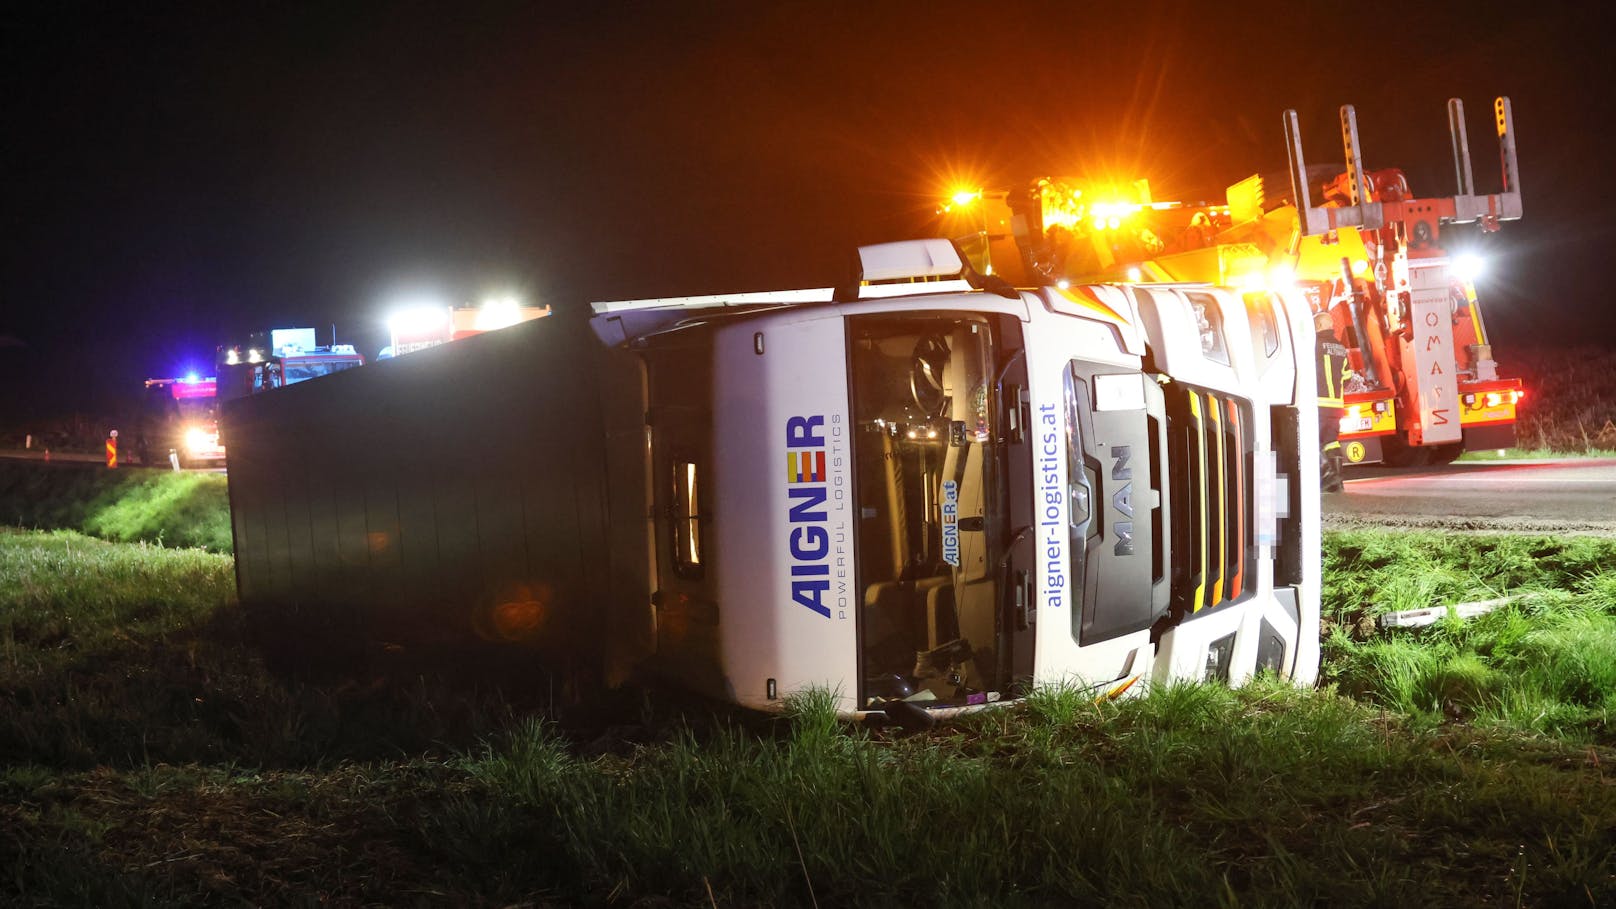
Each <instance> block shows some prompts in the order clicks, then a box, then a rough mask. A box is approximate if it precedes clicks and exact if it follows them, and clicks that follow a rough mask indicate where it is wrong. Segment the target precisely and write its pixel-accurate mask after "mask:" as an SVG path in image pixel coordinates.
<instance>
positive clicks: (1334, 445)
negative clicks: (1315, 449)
mask: <svg viewBox="0 0 1616 909" xmlns="http://www.w3.org/2000/svg"><path fill="white" fill-rule="evenodd" d="M1340 447H1341V443H1340V442H1326V443H1324V450H1325V451H1330V450H1332V449H1336V448H1340Z"/></svg>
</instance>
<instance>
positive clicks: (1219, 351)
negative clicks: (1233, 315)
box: [1188, 294, 1229, 366]
mask: <svg viewBox="0 0 1616 909" xmlns="http://www.w3.org/2000/svg"><path fill="white" fill-rule="evenodd" d="M1188 296H1189V298H1190V307H1191V308H1192V309H1193V310H1194V311H1195V325H1196V330H1197V331H1199V333H1200V335H1201V355H1202V356H1204V357H1206V358H1207V359H1208V360H1213V361H1216V362H1218V363H1222V364H1223V365H1224V366H1228V365H1229V350H1228V348H1226V347H1225V346H1224V344H1223V314H1222V313H1220V312H1219V311H1218V305H1217V301H1215V300H1213V299H1212V298H1211V297H1209V296H1207V295H1205V294H1189V295H1188Z"/></svg>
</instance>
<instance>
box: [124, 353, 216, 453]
mask: <svg viewBox="0 0 1616 909" xmlns="http://www.w3.org/2000/svg"><path fill="white" fill-rule="evenodd" d="M216 392H217V386H216V384H215V381H214V379H213V377H211V376H210V377H208V378H202V377H200V376H195V375H187V376H185V377H183V378H178V379H147V380H146V390H145V394H144V396H143V397H142V399H141V404H140V413H139V415H138V417H137V419H136V423H135V437H134V451H135V457H136V458H137V459H138V460H139V461H140V463H141V464H144V465H146V466H148V467H151V466H156V465H161V464H164V463H166V462H167V460H168V458H169V456H170V453H171V452H172V454H173V456H174V457H176V458H178V459H179V466H181V467H192V466H196V465H198V464H201V463H204V462H206V463H219V462H222V461H223V460H224V446H223V445H222V444H220V442H219V406H218V405H219V402H218V397H217V393H216Z"/></svg>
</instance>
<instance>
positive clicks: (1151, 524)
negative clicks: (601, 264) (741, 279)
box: [593, 240, 1319, 714]
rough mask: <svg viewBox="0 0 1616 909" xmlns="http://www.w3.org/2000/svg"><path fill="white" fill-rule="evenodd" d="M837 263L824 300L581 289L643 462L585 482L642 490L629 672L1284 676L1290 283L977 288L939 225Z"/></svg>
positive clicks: (1308, 407)
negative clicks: (845, 281)
mask: <svg viewBox="0 0 1616 909" xmlns="http://www.w3.org/2000/svg"><path fill="white" fill-rule="evenodd" d="M860 254H861V263H862V264H861V270H862V273H861V276H860V277H861V280H860V281H859V282H858V286H857V287H856V289H853V290H850V291H849V290H844V291H841V292H837V291H836V290H834V289H824V290H821V291H813V290H810V291H791V292H782V293H780V294H774V295H771V294H767V293H764V294H739V295H730V296H717V297H705V298H681V299H671V300H639V301H620V302H612V303H599V304H595V307H594V310H595V313H596V315H595V318H594V321H593V325H594V328H595V332H596V334H597V336H598V337H600V338H601V339H602V340H603V341H605V342H606V343H607V344H608V345H609V346H611V347H613V348H614V349H616V350H617V351H619V352H620V354H621V357H620V358H619V360H618V361H617V362H619V363H620V364H626V365H624V366H622V368H625V369H629V370H634V371H637V375H636V376H634V377H633V380H632V381H624V382H622V383H620V384H621V385H622V387H627V388H633V387H637V388H639V389H640V390H641V391H640V393H641V404H642V405H643V406H642V408H641V410H640V413H642V414H643V418H644V427H643V434H644V439H645V444H644V446H643V448H642V449H641V450H643V452H644V455H643V458H640V459H626V460H624V461H622V462H621V463H619V464H618V465H617V467H616V468H614V469H615V470H616V471H617V473H618V475H617V476H614V477H611V478H609V480H608V485H609V486H610V487H611V488H613V489H618V490H623V489H629V488H643V489H644V492H645V498H646V501H645V502H644V503H642V506H641V507H640V508H639V509H638V511H639V513H640V514H643V515H647V516H648V518H647V519H646V521H645V533H644V537H643V539H641V540H635V539H634V538H632V537H628V538H625V541H624V542H625V548H623V550H622V551H621V552H620V553H618V554H617V558H618V559H621V560H633V559H636V558H638V559H643V560H646V564H645V565H644V569H643V576H644V577H645V578H646V579H647V581H648V586H649V588H650V589H649V590H647V591H645V595H646V597H647V599H648V600H649V602H650V604H651V608H650V610H649V611H647V612H644V613H641V615H642V616H643V621H644V625H645V627H644V628H643V629H641V631H642V633H641V634H640V635H639V638H640V639H641V640H643V641H646V642H647V644H648V650H649V651H650V653H649V660H648V663H649V665H651V666H653V667H654V668H655V669H656V670H657V671H659V672H660V673H662V674H664V675H668V676H671V677H673V678H675V679H676V680H678V681H680V682H682V683H684V684H687V685H691V686H694V687H697V688H700V689H703V690H705V691H707V692H708V693H710V694H712V695H714V696H717V697H721V698H724V699H727V700H733V701H735V702H738V703H740V704H743V705H747V706H750V707H756V708H760V709H771V708H777V707H778V706H779V704H780V701H781V699H783V698H784V697H785V696H787V695H788V694H790V693H792V692H797V691H802V690H804V689H807V688H811V687H819V688H825V689H828V690H831V691H834V692H835V693H836V694H837V696H838V699H839V701H838V702H839V705H840V708H841V709H842V711H843V712H844V713H848V714H858V713H865V712H872V711H883V710H888V709H889V708H890V706H891V705H893V704H895V703H897V702H903V703H905V704H907V705H910V706H911V707H920V708H923V709H926V710H928V711H931V712H937V711H943V712H948V711H955V710H961V709H971V708H974V707H976V706H978V705H985V704H989V703H993V702H997V701H1003V700H1008V699H1012V698H1015V697H1018V696H1020V695H1022V694H1024V693H1026V692H1027V691H1028V690H1030V689H1031V688H1032V687H1033V686H1035V685H1070V686H1077V687H1080V688H1083V689H1087V690H1093V691H1095V692H1096V693H1098V694H1102V695H1103V694H1108V693H1120V692H1122V691H1125V690H1127V689H1128V688H1130V687H1131V686H1133V685H1134V684H1135V683H1137V682H1139V681H1141V680H1149V681H1157V682H1160V681H1167V680H1173V679H1201V678H1215V679H1220V680H1223V681H1226V682H1229V683H1232V684H1239V683H1241V682H1244V681H1245V680H1247V679H1249V678H1251V677H1252V676H1253V675H1255V674H1256V673H1258V672H1259V671H1264V670H1266V671H1271V672H1274V673H1276V674H1279V675H1281V676H1284V677H1287V678H1290V679H1292V680H1294V681H1296V682H1297V683H1299V684H1310V683H1312V681H1313V680H1314V678H1315V676H1316V673H1317V664H1318V641H1317V638H1318V599H1319V587H1318V574H1319V556H1318V547H1319V538H1318V534H1319V531H1318V497H1317V495H1316V494H1315V495H1305V494H1302V493H1303V491H1304V490H1310V489H1311V490H1315V491H1316V488H1317V483H1318V476H1317V471H1318V465H1317V461H1316V458H1312V457H1301V456H1299V453H1300V452H1301V451H1302V450H1303V449H1304V448H1306V447H1307V441H1306V440H1311V439H1313V438H1314V437H1315V436H1316V422H1315V421H1316V416H1315V410H1314V408H1313V399H1314V390H1313V387H1312V384H1313V376H1312V371H1311V367H1310V365H1309V359H1308V358H1309V357H1310V356H1311V344H1312V339H1311V331H1312V328H1311V322H1310V321H1309V319H1308V317H1307V309H1306V304H1305V302H1303V301H1301V300H1300V299H1299V298H1291V297H1287V296H1284V295H1282V294H1280V293H1274V292H1269V291H1261V292H1248V293H1242V292H1239V291H1235V290H1232V289H1228V288H1218V287H1211V286H1206V285H1190V284H1178V285H1145V284H1131V285H1128V284H1096V285H1079V286H1068V287H1060V286H1057V285H1049V286H1042V287H1036V288H1032V289H1022V290H1016V289H1012V288H1009V287H1008V286H1006V285H1002V283H1001V284H1000V285H999V286H998V287H996V288H992V289H983V288H984V287H985V286H986V285H987V284H990V283H991V282H983V281H982V280H981V279H980V278H977V277H975V276H974V275H972V273H971V272H970V270H969V269H968V268H967V266H966V265H965V263H964V262H963V260H962V259H961V257H960V256H959V254H958V252H957V251H956V249H955V248H954V247H953V246H952V245H951V244H949V243H948V242H947V241H937V240H931V241H912V242H908V243H897V244H884V245H882V246H877V247H865V248H864V249H862V250H860ZM1299 362H1300V363H1301V364H1302V366H1301V368H1298V363H1299ZM623 429H624V432H625V433H632V431H633V429H634V427H632V426H626V427H623ZM636 473H639V474H641V476H639V477H637V476H636ZM629 510H630V511H633V510H634V509H629Z"/></svg>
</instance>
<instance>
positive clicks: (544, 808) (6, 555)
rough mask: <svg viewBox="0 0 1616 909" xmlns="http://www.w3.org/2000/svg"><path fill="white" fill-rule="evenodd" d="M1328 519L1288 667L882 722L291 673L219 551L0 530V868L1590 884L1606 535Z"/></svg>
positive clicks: (620, 886)
mask: <svg viewBox="0 0 1616 909" xmlns="http://www.w3.org/2000/svg"><path fill="white" fill-rule="evenodd" d="M1326 543H1327V557H1328V565H1327V567H1328V575H1327V579H1328V583H1327V589H1326V592H1325V608H1326V615H1327V621H1328V630H1327V637H1326V642H1325V644H1326V668H1325V671H1326V675H1327V678H1328V679H1329V684H1327V685H1326V686H1325V687H1323V688H1322V689H1320V690H1317V691H1305V692H1303V691H1294V690H1291V689H1289V688H1287V687H1284V686H1281V685H1276V684H1272V683H1262V684H1257V685H1254V686H1251V687H1249V688H1247V689H1244V690H1241V691H1238V692H1230V691H1228V690H1225V689H1222V688H1219V687H1215V686H1178V687H1172V688H1165V689H1162V690H1157V691H1153V692H1151V693H1149V695H1148V696H1146V697H1143V698H1137V699H1129V700H1125V701H1122V702H1112V703H1101V704H1095V703H1093V702H1092V701H1090V700H1089V699H1087V698H1085V697H1080V696H1078V695H1076V694H1074V693H1072V692H1060V691H1051V692H1044V693H1041V694H1040V695H1038V696H1037V697H1035V698H1033V699H1031V700H1030V701H1029V702H1028V703H1027V704H1025V705H1023V706H1020V707H1016V708H1012V709H1005V710H998V711H992V712H988V713H984V714H979V715H977V716H975V717H972V718H969V719H966V720H964V721H961V722H958V723H955V724H952V725H948V726H946V727H944V728H941V729H938V730H936V731H934V732H932V733H928V734H924V735H915V736H905V735H901V734H899V733H897V732H895V731H888V730H870V729H862V728H852V727H846V726H843V725H841V724H838V723H837V722H836V721H835V720H834V719H833V718H832V716H831V714H830V712H829V710H828V708H827V704H826V703H825V699H823V698H815V697H813V696H809V697H805V698H803V699H801V700H799V701H797V702H795V703H794V705H793V713H792V715H791V716H789V717H787V718H784V719H781V720H778V721H771V720H766V719H761V718H758V717H751V716H741V715H735V714H731V713H727V712H724V711H720V710H715V709H712V708H710V707H708V706H706V705H691V704H689V703H684V702H679V701H675V700H658V701H657V705H658V706H657V708H656V709H654V710H652V711H651V713H650V714H649V715H648V716H643V715H641V711H640V710H639V709H638V707H637V704H634V705H630V706H631V707H632V708H633V709H628V710H624V711H609V710H602V711H601V712H597V713H595V714H593V715H587V716H567V717H561V718H559V719H557V718H546V717H545V716H544V714H543V713H542V712H539V711H537V710H535V709H534V705H535V704H537V703H540V702H542V701H543V698H541V697H533V698H528V699H524V698H523V697H522V695H523V694H524V692H506V693H505V694H503V695H497V694H492V693H488V692H481V693H479V692H477V691H475V690H470V691H468V690H467V689H465V688H464V687H452V686H451V685H449V684H448V683H447V682H445V681H443V680H441V679H433V678H431V677H428V676H423V675H419V674H417V675H412V676H410V677H395V678H383V677H377V678H372V677H367V676H365V675H364V674H359V673H356V674H350V675H347V676H339V677H327V678H320V679H315V678H301V679H299V678H295V677H289V676H286V675H284V674H277V673H274V672H270V671H269V670H268V669H266V668H265V663H264V661H263V659H262V656H261V655H260V654H259V653H258V651H257V650H256V649H255V648H254V646H253V645H252V643H251V641H250V639H249V637H248V635H247V633H246V630H245V629H246V626H245V624H244V623H243V622H242V620H241V617H240V615H239V612H238V610H237V607H236V606H235V605H234V603H233V600H232V592H231V591H232V584H231V575H230V562H229V559H228V558H226V557H222V556H218V555H213V554H209V553H205V552H198V551H194V550H192V551H186V550H174V549H164V548H158V547H153V546H140V545H131V544H115V543H107V542H102V541H98V540H93V539H89V538H87V537H84V536H81V535H78V534H73V533H67V532H54V533H40V532H23V531H6V532H0V903H6V904H22V905H47V904H56V905H62V904H68V905H97V906H113V905H149V904H152V903H161V904H193V903H194V904H219V903H246V904H274V905H280V904H289V903H296V904H303V903H315V902H321V903H335V904H339V905H352V904H360V903H376V904H387V905H397V904H417V903H423V904H508V903H515V902H530V903H534V904H538V905H575V904H579V903H584V904H604V903H608V902H610V903H614V904H616V903H621V904H626V905H656V906H664V905H692V906H694V905H712V904H714V903H716V904H717V905H759V904H773V905H812V904H815V903H817V904H818V905H825V906H831V905H881V906H886V905H898V904H901V905H931V904H936V905H995V906H997V905H1011V906H1014V905H1071V904H1103V905H1112V904H1122V905H1141V906H1143V905H1209V904H1218V905H1283V906H1294V905H1303V904H1315V903H1320V902H1332V903H1339V904H1347V905H1362V904H1366V903H1371V902H1378V903H1384V904H1388V905H1406V904H1408V903H1409V902H1410V901H1414V902H1418V903H1420V904H1422V905H1465V906H1469V905H1493V904H1504V905H1609V904H1611V903H1612V902H1613V901H1616V877H1613V874H1616V872H1613V869H1616V780H1613V774H1612V770H1611V767H1612V764H1613V762H1616V737H1613V735H1612V733H1611V730H1610V724H1609V719H1610V711H1611V708H1612V706H1613V705H1612V701H1611V697H1612V692H1613V691H1616V679H1613V678H1611V677H1610V674H1609V673H1610V671H1611V667H1613V666H1616V656H1611V654H1616V651H1610V650H1608V648H1610V647H1611V646H1612V644H1613V643H1616V624H1613V623H1616V541H1613V540H1598V539H1580V540H1570V541H1557V540H1547V539H1536V538H1513V537H1469V538H1465V539H1453V540H1450V539H1448V538H1444V537H1441V536H1434V535H1422V534H1411V533H1390V532H1365V531H1356V532H1350V533H1341V534H1331V535H1328V536H1327V540H1326ZM1518 591H1525V592H1527V595H1526V596H1525V597H1523V598H1521V599H1520V600H1518V601H1516V602H1515V603H1512V604H1511V605H1509V606H1507V607H1505V608H1504V609H1502V610H1500V611H1499V612H1497V613H1494V614H1492V615H1489V616H1484V617H1482V618H1481V619H1478V620H1475V621H1473V622H1470V623H1468V624H1462V625H1461V624H1459V623H1457V622H1450V623H1449V624H1447V625H1443V626H1438V627H1435V628H1432V629H1427V630H1416V631H1404V632H1398V633H1383V632H1379V631H1375V630H1373V617H1374V616H1375V615H1376V614H1378V613H1380V612H1384V611H1388V610H1396V609H1406V608H1413V607H1416V606H1420V607H1423V606H1429V605H1432V604H1434V603H1444V602H1454V601H1458V600H1471V599H1481V598H1486V597H1490V596H1497V595H1499V594H1500V593H1504V592H1518Z"/></svg>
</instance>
